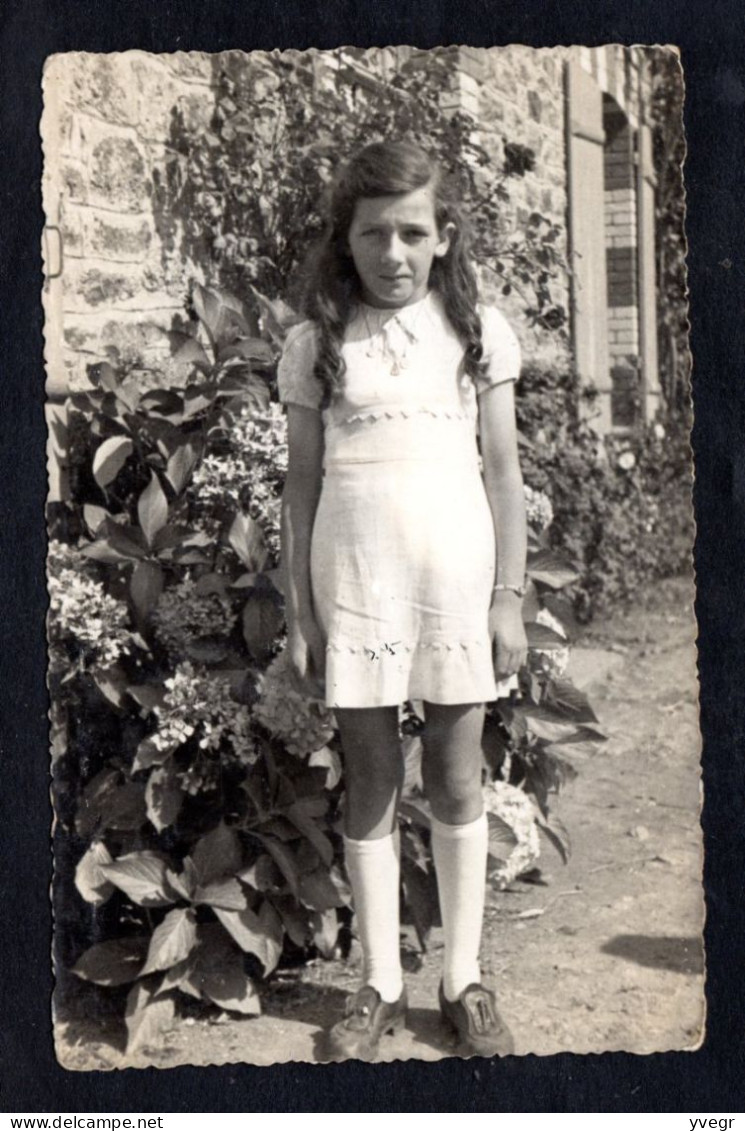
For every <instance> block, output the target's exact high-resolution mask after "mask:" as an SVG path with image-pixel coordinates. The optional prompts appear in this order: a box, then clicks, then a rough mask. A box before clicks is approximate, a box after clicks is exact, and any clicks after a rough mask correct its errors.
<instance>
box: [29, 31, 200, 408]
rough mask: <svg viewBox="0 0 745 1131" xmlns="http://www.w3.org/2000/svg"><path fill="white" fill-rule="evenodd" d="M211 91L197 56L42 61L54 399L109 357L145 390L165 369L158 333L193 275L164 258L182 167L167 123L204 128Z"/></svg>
mask: <svg viewBox="0 0 745 1131" xmlns="http://www.w3.org/2000/svg"><path fill="white" fill-rule="evenodd" d="M211 83H212V63H211V61H210V58H209V57H208V56H205V55H196V54H189V55H187V54H176V55H168V56H158V55H148V54H144V53H141V52H127V53H126V54H119V55H91V54H77V53H76V54H69V55H56V56H53V57H52V58H51V59H50V60H49V62H48V63H47V66H46V68H45V73H44V116H43V119H42V135H43V139H44V156H45V162H44V208H45V213H46V217H47V221H48V223H51V224H54V225H56V226H58V228H59V231H60V236H61V242H62V256H63V258H62V263H61V267H62V274H61V276H60V278H59V279H58V280H55V281H54V282H52V283H50V284H49V285H48V287H47V294H46V301H47V315H48V323H49V321H51V322H52V323H57V324H60V323H61V331H62V342H61V343H60V342H55V341H52V340H51V335H50V334H49V333H48V334H47V339H48V350H47V352H48V362H49V361H51V363H52V364H51V365H48V368H49V370H50V372H49V385H50V388H51V392H53V393H54V392H55V391H58V390H60V389H63V388H64V387H65V386H66V387H68V388H77V387H80V386H81V384H83V383H84V382H85V368H86V365H87V364H89V363H91V362H95V361H98V360H101V359H102V358H103V357H105V356H106V351H107V350H112V349H113V350H116V351H117V355H118V357H119V359H120V360H121V361H123V362H124V363H125V364H134V365H136V366H137V367H138V368H141V369H143V370H144V371H145V372H144V374H143V380H147V379H148V372H150V374H151V377H153V375H154V374H161V373H162V371H163V369H164V368H165V369H167V367H168V357H169V347H168V339H167V337H166V334H165V331H166V330H168V329H170V328H171V327H172V324H173V321H174V317H178V316H179V315H182V314H183V306H184V299H185V296H186V291H187V285H188V281H189V279H190V278H193V277H195V276H196V277H197V278H199V277H200V274H201V272H200V265H199V264H196V263H188V262H184V261H183V260H182V259H180V258H177V257H175V256H173V255H171V254H170V253H169V251H170V246H171V243H172V242H173V241H172V238H171V237H172V233H169V231H168V226H167V225H165V224H161V223H160V222H159V215H158V192H159V187H160V185H162V184H163V182H164V180H165V178H167V177H168V176H169V171H171V172H172V170H169V167H170V166H171V165H172V163H174V162H176V163H177V162H178V161H179V155H178V153H177V151H176V149H175V148H174V146H173V141H172V134H173V130H172V127H173V124H174V120H175V119H176V117H177V116H179V115H181V116H183V119H184V120H185V121H186V122H187V123H188V124H189V125H190V126H192V127H198V128H206V127H207V125H208V124H209V120H210V117H211V113H212V108H213V105H214V96H213V93H212V86H211ZM169 222H173V221H172V218H169ZM48 329H49V325H48ZM50 355H51V356H50Z"/></svg>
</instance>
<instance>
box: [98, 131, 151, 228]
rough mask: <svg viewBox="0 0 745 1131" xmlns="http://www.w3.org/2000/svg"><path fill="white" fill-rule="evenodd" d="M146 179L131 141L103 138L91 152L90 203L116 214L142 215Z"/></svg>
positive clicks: (140, 157) (128, 138) (139, 154)
mask: <svg viewBox="0 0 745 1131" xmlns="http://www.w3.org/2000/svg"><path fill="white" fill-rule="evenodd" d="M148 186H149V177H148V170H147V169H146V166H145V161H144V158H143V155H142V151H141V149H140V148H139V146H138V145H137V143H136V142H135V140H134V138H133V137H131V136H125V135H121V134H119V135H116V134H114V135H108V136H107V135H104V136H102V137H100V138H99V139H98V140H97V141H96V142H95V144H94V145H93V148H92V150H91V154H90V160H89V188H90V197H89V199H90V202H91V203H92V204H98V205H102V206H103V207H105V208H110V209H112V210H114V211H117V212H142V211H145V209H146V208H147V207H148V205H149V198H148Z"/></svg>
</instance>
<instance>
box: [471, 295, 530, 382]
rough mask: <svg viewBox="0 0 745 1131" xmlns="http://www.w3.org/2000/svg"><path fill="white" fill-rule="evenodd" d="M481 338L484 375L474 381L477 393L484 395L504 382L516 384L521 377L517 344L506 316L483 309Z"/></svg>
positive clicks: (492, 310) (487, 307)
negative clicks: (484, 364)
mask: <svg viewBox="0 0 745 1131" xmlns="http://www.w3.org/2000/svg"><path fill="white" fill-rule="evenodd" d="M479 313H480V315H481V335H482V342H483V346H484V353H483V360H484V362H485V363H486V374H485V375H484V376H483V377H480V378H478V379H477V381H476V391H477V393H483V392H485V391H486V389H491V388H492V387H493V386H494V385H501V384H502V383H503V382H504V381H517V379H518V377H519V376H520V364H521V358H520V343H519V342H518V340H517V335H516V334H515V331H514V330H513V329H512V327H511V326H510V324H509V322H508V321H507V319H506V318H505V316H504V315H503V314H502V313H500V311H499V310H497V309H496V307H494V306H485V307H482V308H481V309H480V311H479Z"/></svg>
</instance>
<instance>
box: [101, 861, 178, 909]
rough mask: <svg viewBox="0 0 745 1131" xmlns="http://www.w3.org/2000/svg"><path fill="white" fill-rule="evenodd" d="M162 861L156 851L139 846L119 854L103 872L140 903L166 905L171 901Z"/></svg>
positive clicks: (156, 905) (164, 866) (145, 905)
mask: <svg viewBox="0 0 745 1131" xmlns="http://www.w3.org/2000/svg"><path fill="white" fill-rule="evenodd" d="M166 867H167V865H166V862H165V860H163V858H162V857H161V856H159V855H158V854H157V853H156V852H152V851H150V850H149V849H143V850H142V851H141V852H129V853H126V854H125V855H124V856H119V857H118V858H117V859H116V860H115V861H114V863H113V864H106V865H103V872H104V874H105V875H106V877H107V879H109V880H111V882H112V883H113V884H115V885H116V886H117V887H118V888H120V889H121V890H122V891H123V892H125V894H126V895H128V896H129V898H130V899H132V900H134V902H135V903H138V904H139V905H140V906H141V907H167V906H169V904H172V903H173V897H172V895H171V893H170V892H169V890H168V885H167V881H166Z"/></svg>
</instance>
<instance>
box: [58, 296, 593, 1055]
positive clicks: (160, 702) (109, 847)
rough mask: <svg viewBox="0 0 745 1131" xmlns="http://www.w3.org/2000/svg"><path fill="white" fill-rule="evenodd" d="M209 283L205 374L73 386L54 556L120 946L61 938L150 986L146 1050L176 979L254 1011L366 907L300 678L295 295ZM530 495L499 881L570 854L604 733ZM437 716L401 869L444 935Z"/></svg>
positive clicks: (89, 828)
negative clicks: (526, 652)
mask: <svg viewBox="0 0 745 1131" xmlns="http://www.w3.org/2000/svg"><path fill="white" fill-rule="evenodd" d="M191 302H192V312H193V314H194V315H195V316H196V317H195V319H194V321H193V323H192V325H191V330H190V333H188V334H184V335H182V336H181V338H179V339H178V340H177V341H176V348H177V351H178V354H179V355H180V358H181V360H184V359H188V360H191V362H192V363H193V366H194V368H193V372H192V375H191V378H190V379H189V381H188V382H187V383H186V385H185V386H184V387H183V388H173V389H168V390H149V391H146V392H140V391H138V390H137V389H133V388H131V387H130V386H129V384H128V382H127V379H126V376H125V375H123V374H119V373H117V372H115V371H114V370H113V369H112V368H111V367H110V366H108V365H106V364H103V365H99V366H95V367H93V368H92V370H91V373H90V376H91V387H90V389H89V390H88V391H87V392H85V393H78V394H75V395H74V396H72V397H71V398H70V401H69V405H68V407H69V421H70V430H71V434H72V435H74V437H75V443H74V447H73V448H71V449H70V451H69V453H68V458H69V459H70V460H71V461H72V463H73V466H72V468H71V480H72V482H73V483H75V484H76V485H77V487H76V493H75V496H74V498H73V499H72V501H71V503H70V504H69V506H68V508H67V512H66V514H65V515H64V516H60V515H58V516H57V524H58V527H59V530H58V531H56V532H54V533H55V534H60V535H62V534H65V537H66V539H67V541H66V542H65V541H63V540H61V538H60V537H56V536H55V537H54V539H53V541H52V542H51V544H50V553H49V587H50V595H51V601H50V613H49V637H50V645H51V665H50V689H51V694H52V705H53V709H52V720H53V728H54V731H53V736H54V745H55V754H56V760H55V794H56V798H55V799H56V808H57V815H58V825H57V838H58V844H60V843H62V842H64V843H65V845H66V849H65V851H64V852H60V853H58V860H60V861H61V860H63V859H69V858H70V856H71V855H72V859H73V861H74V882H75V888H76V892H77V898H79V899H80V901H81V904H82V905H83V906H85V905H87V906H88V908H89V923H88V927H87V932H86V934H87V941H88V942H90V940H91V939H92V938H95V939H97V940H101V941H97V942H96V943H95V944H94V945H92V946H91V945H87V946H86V945H85V944H84V945H83V946H82V947H81V945H80V938H79V936H76V937H75V938H73V939H71V940H69V939H67V940H66V939H65V938H64V937H62V935H61V934H60V932H61V923H62V922H63V919H62V918H60V919H59V920H58V938H57V946H58V950H59V952H60V957H61V960H63V959H64V960H66V959H69V960H70V962H71V963H72V967H73V970H74V972H75V974H76V975H77V976H79V977H80V978H83V979H88V980H90V981H92V982H95V983H97V984H99V985H103V986H120V985H124V986H130V990H129V994H128V998H127V1005H126V1020H127V1025H128V1028H129V1039H130V1047H131V1048H133V1047H135V1046H137V1045H141V1044H144V1043H147V1040H148V1035H149V1034H152V1032H153V1031H154V1027H155V1028H157V1026H158V1025H161V1024H163V1023H164V1019H165V1018H166V1017H167V1015H168V1013H169V1011H172V1010H173V1008H174V1007H175V1001H176V999H177V997H178V994H179V993H185V994H187V995H191V996H192V997H196V998H199V999H200V1000H204V1001H208V1002H213V1003H215V1004H217V1005H219V1006H221V1007H222V1008H225V1009H230V1010H235V1011H238V1012H242V1013H244V1014H247V1015H250V1014H255V1013H258V1012H259V1011H260V1008H261V1003H260V984H261V980H262V978H266V977H268V976H269V975H270V974H271V973H272V971H273V970H274V969H275V968H276V966H277V964H278V963H279V961H280V959H281V957H282V954H283V951H285V950H287V948H290V949H291V950H292V951H293V953H294V954H295V956H297V955H298V953H299V954H301V955H306V956H308V955H310V954H316V953H321V954H323V955H330V954H333V953H335V952H336V950H337V947H338V945H339V938H340V935H339V931H340V929H341V928H342V927H343V926H345V924H346V925H348V924H349V921H350V914H351V913H350V910H349V891H348V887H347V884H346V882H345V880H344V877H343V869H342V863H341V837H340V831H341V807H342V805H343V779H342V760H341V750H340V745H339V740H338V734H337V732H336V728H335V722H334V718H333V715H332V713H331V712H329V711H328V710H327V709H326V708H325V707H324V706H323V705H321V704H319V703H316V702H310V701H308V700H307V699H305V698H304V697H303V696H301V695H299V694H298V693H297V692H296V691H295V690H294V689H293V687H292V685H291V682H290V680H289V677H288V669H287V659H286V655H285V653H284V652H283V650H282V649H283V640H284V626H283V617H282V598H281V593H280V587H281V583H280V580H279V573H278V553H279V506H280V497H281V490H282V484H283V480H284V476H285V473H286V468H287V438H286V429H285V422H284V417H283V414H282V410H281V408H280V406H279V405H278V404H277V403H276V382H275V363H276V359H277V354H278V348H279V343H280V341H281V336H282V332H283V319H284V318H285V314H286V311H285V310H284V308H282V307H281V306H279V305H276V306H272V305H271V304H270V303H268V301H267V300H266V299H261V305H260V306H259V308H258V309H248V308H246V307H245V305H244V304H243V303H242V302H240V301H238V300H237V299H235V298H234V297H233V296H231V295H229V294H227V293H224V292H217V291H210V290H207V289H204V288H202V287H200V286H195V287H194V290H193V295H192V300H191ZM270 314H271V319H272V321H271V331H269V329H267V323H268V322H269V320H270V319H269V315H270ZM285 324H286V323H285ZM257 325H258V326H259V327H260V328H261V329H260V333H259V336H257V332H256V327H257ZM58 439H60V440H64V436H60V437H58ZM526 501H527V506H528V512H529V517H530V556H529V566H528V573H529V579H530V580H529V592H528V597H527V599H526V602H525V616H526V621H527V625H526V627H527V632H528V638H529V642H530V645H531V652H530V662H529V664H528V665H527V666H526V668H525V669H524V671H523V672H522V673H521V676H520V680H521V694H520V696H519V697H515V698H514V699H513V700H512V701H506V700H502V701H500V702H499V703H497V704H494V705H492V706H491V708H490V709H489V712H488V717H487V725H486V728H485V738H484V756H485V781H486V782H487V783H489V784H488V789H487V808H488V809H489V814H490V816H489V821H490V853H491V859H492V874H493V878H494V882H495V883H497V884H498V885H501V886H504V885H505V884H507V883H509V882H511V881H512V880H513V879H514V878H515V877H516V876H517V875H519V874H520V873H521V872H522V871H524V870H526V869H531V868H534V867H535V864H536V860H537V852H538V830H539V829H542V830H543V832H544V833H545V834H546V836H547V837H548V838H549V840H550V841H551V842H552V843H553V844H554V845H555V847H556V848H557V850H558V851H559V852H560V853H561V854H562V855H563V856H566V854H567V852H568V850H569V849H568V837H567V834H566V830H565V829H564V828H563V826H561V824H560V822H558V821H557V819H556V817H555V815H554V814H553V812H552V809H551V798H552V796H553V794H555V792H556V791H557V790H558V788H559V787H560V785H561V784H562V782H563V781H564V780H566V779H567V777H569V776H571V773H572V770H571V766H570V765H569V763H568V762H567V761H566V759H565V758H564V757H563V755H562V754H561V750H562V748H563V744H565V743H576V742H581V741H591V740H594V739H597V738H599V737H601V735H600V734H599V732H598V731H597V728H596V720H595V716H594V714H593V713H592V710H591V708H590V706H589V704H588V703H587V700H586V699H585V698H584V697H583V696H582V695H580V694H579V693H578V692H577V691H576V689H574V688H573V687H572V685H571V683H569V682H568V681H567V679H566V676H565V664H566V656H567V647H568V640H567V633H566V630H565V629H564V627H563V625H562V623H561V621H560V620H559V619H558V618H557V616H556V614H555V612H551V611H550V610H549V609H548V604H550V603H551V598H552V595H555V594H557V593H559V591H560V590H561V589H562V588H563V587H564V586H565V585H567V584H568V583H570V582H572V581H574V580H576V576H577V575H576V573H575V571H574V570H573V569H572V567H571V566H568V565H567V564H566V563H564V562H563V561H562V560H560V559H559V558H557V557H556V555H555V554H554V553H553V551H552V550H551V549H550V546H549V529H548V528H549V524H550V522H551V517H552V510H551V504H550V502H549V500H548V498H547V496H546V495H545V494H543V493H542V492H541V491H540V490H538V489H536V488H534V489H529V490H528V491H527V493H526ZM74 532H79V533H74ZM422 726H423V720H422V717H421V705H419V704H408V705H407V707H406V709H405V710H404V712H403V714H402V718H401V730H402V737H403V742H404V747H405V750H406V758H407V777H406V780H407V785H406V791H405V799H404V804H403V807H402V813H401V826H402V871H403V884H404V891H405V895H406V900H407V906H408V909H409V912H410V914H411V917H412V919H413V921H414V923H415V925H416V928H417V931H418V932H419V936H420V938H421V940H422V944H423V945H426V940H427V936H428V933H429V930H430V928H431V926H432V923H433V922H434V921H435V916H436V914H437V910H436V909H437V897H436V891H435V888H434V873H433V869H432V864H431V857H430V853H429V813H428V809H427V804H426V799H425V798H424V796H423V793H422V788H421V773H420V768H419V767H420V760H421V731H422ZM57 880H58V884H60V883H62V882H63V881H64V880H65V877H64V876H60V875H58V877H57ZM83 901H84V903H83ZM69 951H71V952H72V953H68V952H69ZM81 951H82V952H81Z"/></svg>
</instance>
